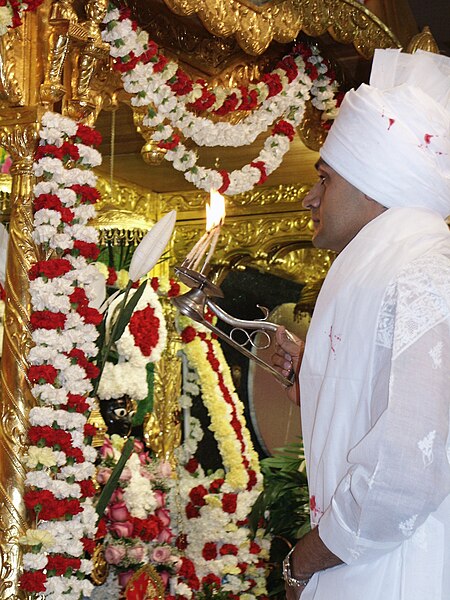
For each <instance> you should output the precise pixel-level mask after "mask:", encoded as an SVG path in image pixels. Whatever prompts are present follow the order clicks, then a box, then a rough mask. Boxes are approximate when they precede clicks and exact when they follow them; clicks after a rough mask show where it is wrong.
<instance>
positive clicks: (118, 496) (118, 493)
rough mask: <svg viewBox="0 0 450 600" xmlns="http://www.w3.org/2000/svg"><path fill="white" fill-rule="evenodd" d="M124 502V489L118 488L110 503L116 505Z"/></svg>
mask: <svg viewBox="0 0 450 600" xmlns="http://www.w3.org/2000/svg"><path fill="white" fill-rule="evenodd" d="M122 500H123V491H122V488H120V487H118V488H116V489H115V490H114V492H113V494H112V496H111V500H110V501H109V503H110V504H114V503H115V502H122Z"/></svg>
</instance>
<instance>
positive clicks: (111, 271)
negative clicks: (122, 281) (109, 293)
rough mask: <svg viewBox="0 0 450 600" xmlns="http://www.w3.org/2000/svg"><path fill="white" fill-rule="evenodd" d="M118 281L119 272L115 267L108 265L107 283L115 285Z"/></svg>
mask: <svg viewBox="0 0 450 600" xmlns="http://www.w3.org/2000/svg"><path fill="white" fill-rule="evenodd" d="M116 281H117V272H116V270H115V268H114V267H108V279H107V280H106V285H114V284H115V283H116Z"/></svg>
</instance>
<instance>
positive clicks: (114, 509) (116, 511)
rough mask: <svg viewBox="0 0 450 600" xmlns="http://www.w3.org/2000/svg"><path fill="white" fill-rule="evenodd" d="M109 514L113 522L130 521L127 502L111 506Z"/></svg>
mask: <svg viewBox="0 0 450 600" xmlns="http://www.w3.org/2000/svg"><path fill="white" fill-rule="evenodd" d="M108 514H109V518H110V519H111V521H128V520H129V518H130V513H129V512H128V508H127V505H126V504H125V502H116V503H114V504H110V505H109V509H108Z"/></svg>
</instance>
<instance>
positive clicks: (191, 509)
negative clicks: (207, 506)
mask: <svg viewBox="0 0 450 600" xmlns="http://www.w3.org/2000/svg"><path fill="white" fill-rule="evenodd" d="M185 511H186V516H187V518H188V519H196V518H197V517H199V516H200V510H199V508H198V507H197V506H195V505H194V504H192V502H189V503H188V504H186V508H185Z"/></svg>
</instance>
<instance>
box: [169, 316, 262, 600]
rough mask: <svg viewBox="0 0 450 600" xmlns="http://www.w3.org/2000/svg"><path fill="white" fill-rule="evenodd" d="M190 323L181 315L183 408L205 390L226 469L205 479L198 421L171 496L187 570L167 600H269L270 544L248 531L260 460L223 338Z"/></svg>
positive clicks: (258, 484) (181, 452)
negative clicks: (198, 452) (220, 340)
mask: <svg viewBox="0 0 450 600" xmlns="http://www.w3.org/2000/svg"><path fill="white" fill-rule="evenodd" d="M185 324H186V319H185V318H183V317H181V318H180V329H181V339H182V341H183V342H184V344H185V346H184V353H185V354H186V356H187V358H188V368H187V370H186V379H187V381H186V382H185V383H184V386H183V394H182V396H181V398H180V404H181V406H182V407H185V408H188V407H189V406H190V404H191V398H190V397H191V396H193V395H197V394H198V392H199V388H201V391H202V395H203V401H204V402H205V405H206V406H207V408H208V412H209V415H210V418H211V429H212V430H213V431H214V435H215V437H216V440H217V442H218V446H219V449H220V451H221V455H222V459H223V462H224V465H225V471H223V470H217V471H215V472H214V473H208V474H205V472H204V470H203V469H202V467H201V466H200V465H199V463H198V461H197V460H196V459H195V458H194V454H195V452H196V449H197V443H198V442H199V441H200V439H201V437H202V431H201V428H200V426H199V424H198V422H197V420H196V419H193V418H191V419H190V434H189V436H188V438H187V439H185V440H184V443H183V445H182V446H181V447H180V448H179V449H178V452H177V457H178V461H179V464H178V469H177V485H176V486H175V487H173V488H172V489H171V492H170V495H169V504H170V506H173V507H176V508H174V509H173V510H174V511H175V510H176V515H177V519H176V523H177V531H178V537H177V546H178V548H180V550H183V564H182V567H181V569H180V571H179V572H178V573H177V574H176V575H175V576H174V577H173V578H172V582H171V589H172V595H171V596H169V597H168V598H171V599H177V600H189V599H191V598H203V599H205V600H206V599H209V598H220V599H223V600H237V599H238V598H241V599H242V598H243V599H244V600H255V599H259V600H262V599H264V598H266V588H265V577H266V570H267V558H268V548H269V544H270V540H269V538H268V537H267V536H264V534H263V531H262V530H258V531H257V532H256V537H255V538H254V537H253V536H252V534H251V531H250V528H249V525H248V515H249V513H250V511H251V508H252V506H253V504H254V502H255V501H256V498H257V497H258V495H259V493H260V491H261V476H260V472H259V465H258V460H257V457H256V454H255V452H254V450H253V447H252V444H251V441H250V436H249V432H248V431H247V428H246V425H245V421H244V419H243V415H242V410H243V409H242V404H241V402H240V400H239V398H238V397H237V395H236V393H235V391H234V388H233V384H232V380H231V374H230V371H229V368H228V366H227V364H226V362H225V359H224V356H223V354H222V352H221V350H220V346H219V344H218V342H217V340H215V339H212V336H211V334H210V333H209V331H208V330H206V329H205V328H204V327H202V326H201V325H199V324H197V323H195V326H192V325H187V326H185ZM219 421H220V423H219Z"/></svg>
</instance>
